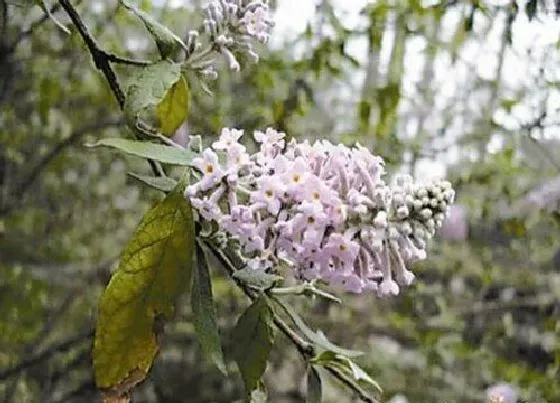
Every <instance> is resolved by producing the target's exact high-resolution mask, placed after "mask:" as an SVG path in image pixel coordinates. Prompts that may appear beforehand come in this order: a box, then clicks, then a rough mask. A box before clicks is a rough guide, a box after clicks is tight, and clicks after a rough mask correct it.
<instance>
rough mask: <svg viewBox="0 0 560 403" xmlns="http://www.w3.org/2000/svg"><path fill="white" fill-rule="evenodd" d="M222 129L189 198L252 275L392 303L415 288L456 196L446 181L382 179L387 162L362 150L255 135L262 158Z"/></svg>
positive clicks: (200, 164) (199, 164) (237, 134)
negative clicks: (416, 268)
mask: <svg viewBox="0 0 560 403" xmlns="http://www.w3.org/2000/svg"><path fill="white" fill-rule="evenodd" d="M242 135H243V131H241V130H238V129H230V128H224V129H222V132H221V135H220V137H219V139H218V140H217V141H216V142H214V143H213V144H212V147H211V148H207V149H205V150H204V151H203V152H202V154H201V156H200V157H198V158H196V159H195V160H194V165H195V167H196V169H197V170H198V171H199V173H200V176H199V178H197V179H198V180H197V182H195V183H193V184H191V185H190V186H188V187H187V189H186V190H185V196H186V197H187V198H188V199H189V200H190V202H191V203H192V206H193V207H194V209H195V211H196V212H197V213H198V215H199V216H200V218H201V220H202V221H204V222H206V223H209V224H212V225H213V228H215V230H214V231H218V232H223V233H225V234H227V237H228V238H229V239H234V240H235V241H236V242H238V245H239V248H240V252H241V254H242V256H243V257H244V258H245V259H246V263H247V265H248V266H249V267H251V268H253V269H264V270H267V269H271V268H272V267H276V266H277V265H282V264H283V265H287V266H288V267H290V268H291V270H292V271H293V273H294V275H295V276H296V277H297V278H300V279H304V280H321V281H324V282H327V283H329V284H331V285H343V286H344V288H345V289H346V290H347V291H349V292H353V293H361V292H364V291H373V292H377V293H378V294H379V295H381V296H383V295H396V294H398V293H399V286H408V285H410V284H411V282H412V281H413V279H414V274H413V273H412V272H411V271H410V270H409V268H408V265H409V263H411V262H413V261H415V260H419V259H424V258H425V257H426V252H425V250H426V242H427V241H428V240H429V239H430V238H432V237H433V236H434V234H435V231H436V228H439V227H441V225H442V223H443V220H444V218H445V216H446V214H447V212H448V209H449V205H450V204H452V203H453V200H454V196H455V193H454V191H453V189H452V187H451V184H450V183H449V182H445V181H442V182H434V183H430V184H428V185H420V184H416V183H414V182H413V180H412V178H411V177H410V176H408V175H400V176H398V177H396V178H395V181H394V182H393V183H391V184H387V183H386V182H385V181H384V180H383V176H384V174H385V170H384V162H383V160H382V159H381V158H380V157H378V156H375V155H373V154H372V153H371V152H370V151H369V150H368V149H367V148H365V147H362V146H360V145H356V146H355V147H347V146H344V145H334V144H332V143H330V142H329V141H327V140H320V141H316V142H314V143H313V144H311V143H310V142H308V141H307V140H306V141H303V142H297V141H295V140H292V141H290V142H286V140H285V134H284V133H282V132H278V131H276V130H274V129H272V128H268V129H266V131H264V132H262V131H255V132H254V140H255V141H256V142H257V144H258V145H259V150H258V151H257V152H255V153H253V154H249V153H248V152H247V149H246V147H245V146H244V145H242V144H240V143H239V140H240V138H241V137H242Z"/></svg>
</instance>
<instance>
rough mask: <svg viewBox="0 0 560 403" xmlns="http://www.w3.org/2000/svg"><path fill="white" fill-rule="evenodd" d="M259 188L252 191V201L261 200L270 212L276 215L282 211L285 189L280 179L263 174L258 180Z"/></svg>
mask: <svg viewBox="0 0 560 403" xmlns="http://www.w3.org/2000/svg"><path fill="white" fill-rule="evenodd" d="M257 184H258V190H257V191H254V192H253V193H251V201H252V202H257V203H258V202H261V203H263V205H264V207H266V209H267V210H268V212H269V213H270V214H273V215H276V214H278V212H279V211H280V205H281V201H280V199H281V198H282V196H283V194H284V189H283V187H282V185H281V184H280V183H278V181H275V180H274V178H272V177H270V176H263V177H261V178H259V179H258V180H257Z"/></svg>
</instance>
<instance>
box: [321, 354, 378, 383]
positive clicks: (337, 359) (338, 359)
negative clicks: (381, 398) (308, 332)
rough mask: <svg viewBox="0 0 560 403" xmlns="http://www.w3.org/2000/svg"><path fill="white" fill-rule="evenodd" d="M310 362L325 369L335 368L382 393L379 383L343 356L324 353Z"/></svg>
mask: <svg viewBox="0 0 560 403" xmlns="http://www.w3.org/2000/svg"><path fill="white" fill-rule="evenodd" d="M312 362H313V363H315V364H320V365H323V366H325V367H328V366H332V367H335V368H337V369H339V370H341V371H343V372H344V373H346V374H347V375H349V376H351V377H352V378H353V379H354V380H355V381H356V382H361V383H365V384H368V385H370V386H373V387H374V388H375V389H377V391H379V392H380V393H381V392H383V390H382V389H381V386H379V383H377V382H376V381H375V380H373V379H372V378H371V377H370V376H369V375H368V373H367V372H366V371H364V370H363V369H362V368H361V367H360V366H359V365H358V364H356V363H355V362H354V361H352V360H351V359H350V358H348V357H346V356H344V355H341V354H336V353H334V352H332V351H324V352H323V353H321V354H319V355H318V356H317V357H315V358H314V359H313V360H312Z"/></svg>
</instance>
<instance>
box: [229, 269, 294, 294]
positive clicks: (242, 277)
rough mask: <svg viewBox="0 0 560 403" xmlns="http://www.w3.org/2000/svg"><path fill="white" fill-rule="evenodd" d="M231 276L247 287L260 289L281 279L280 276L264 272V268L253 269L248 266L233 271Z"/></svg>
mask: <svg viewBox="0 0 560 403" xmlns="http://www.w3.org/2000/svg"><path fill="white" fill-rule="evenodd" d="M233 278H235V279H237V280H239V281H241V282H242V283H243V284H245V285H248V286H249V287H252V288H256V289H262V290H265V289H267V288H270V287H272V286H273V285H274V283H276V282H277V281H280V280H282V279H283V278H282V277H280V276H277V275H274V274H270V273H266V272H265V271H264V270H254V269H250V268H246V269H241V270H237V271H236V272H235V273H233Z"/></svg>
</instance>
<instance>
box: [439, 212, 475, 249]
mask: <svg viewBox="0 0 560 403" xmlns="http://www.w3.org/2000/svg"><path fill="white" fill-rule="evenodd" d="M440 234H441V237H442V239H447V240H450V241H464V240H465V239H467V237H468V236H469V223H468V219H467V208H466V207H465V206H462V205H460V204H455V205H452V206H450V208H449V215H448V216H447V218H446V220H445V221H444V222H443V226H442V227H441V230H440Z"/></svg>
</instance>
